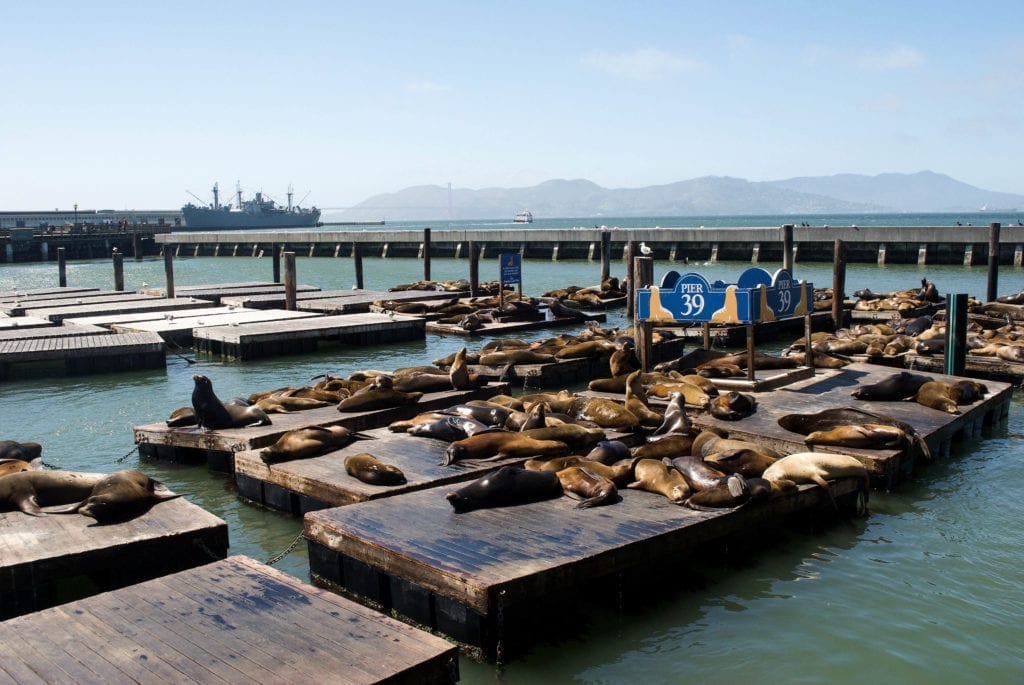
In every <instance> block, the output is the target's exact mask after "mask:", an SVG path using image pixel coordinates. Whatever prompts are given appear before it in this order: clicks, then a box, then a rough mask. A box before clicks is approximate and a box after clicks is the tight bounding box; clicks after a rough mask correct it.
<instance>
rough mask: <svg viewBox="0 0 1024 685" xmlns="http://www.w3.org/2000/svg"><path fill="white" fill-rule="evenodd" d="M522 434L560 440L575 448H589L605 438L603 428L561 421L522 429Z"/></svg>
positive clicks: (539, 438)
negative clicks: (552, 424) (541, 426)
mask: <svg viewBox="0 0 1024 685" xmlns="http://www.w3.org/2000/svg"><path fill="white" fill-rule="evenodd" d="M520 435H524V436H527V437H530V438H533V439H534V440H558V441H559V442H564V443H565V444H566V445H568V446H569V447H570V448H571V449H574V450H584V449H586V450H589V449H590V448H591V447H593V446H594V445H596V444H597V443H599V442H601V441H602V440H604V438H605V435H604V431H603V430H602V429H600V428H588V427H587V426H583V425H580V424H578V423H561V424H558V425H555V426H545V427H544V428H531V429H529V430H524V431H520Z"/></svg>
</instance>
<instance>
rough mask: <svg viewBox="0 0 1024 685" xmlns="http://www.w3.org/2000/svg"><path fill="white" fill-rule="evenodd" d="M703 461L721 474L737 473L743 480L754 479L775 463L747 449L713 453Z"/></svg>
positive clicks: (762, 454)
mask: <svg viewBox="0 0 1024 685" xmlns="http://www.w3.org/2000/svg"><path fill="white" fill-rule="evenodd" d="M704 461H705V462H707V463H708V464H711V465H712V466H714V467H715V468H717V469H718V470H719V471H721V472H722V473H738V474H740V475H741V476H743V477H744V478H756V477H758V476H760V475H761V474H762V473H764V470H765V469H766V468H768V467H769V466H771V465H772V464H774V463H775V461H776V458H775V457H772V456H769V455H767V454H765V453H764V452H762V451H760V450H756V449H750V448H749V447H741V448H738V449H729V450H724V451H722V452H715V453H713V454H709V455H708V456H706V457H704Z"/></svg>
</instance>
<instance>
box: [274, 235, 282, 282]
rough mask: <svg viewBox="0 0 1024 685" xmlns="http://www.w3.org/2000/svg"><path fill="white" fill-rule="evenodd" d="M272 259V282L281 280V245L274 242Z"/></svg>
mask: <svg viewBox="0 0 1024 685" xmlns="http://www.w3.org/2000/svg"><path fill="white" fill-rule="evenodd" d="M272 261H273V262H274V283H280V282H281V246H280V245H279V244H277V243H274V252H273V257H272Z"/></svg>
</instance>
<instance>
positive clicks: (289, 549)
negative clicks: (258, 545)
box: [263, 533, 306, 566]
mask: <svg viewBox="0 0 1024 685" xmlns="http://www.w3.org/2000/svg"><path fill="white" fill-rule="evenodd" d="M305 538H306V534H305V533H299V534H298V535H296V536H295V539H294V540H292V544H290V545H288V547H286V548H285V550H284V551H283V552H281V553H280V554H278V555H276V556H273V557H270V558H269V559H267V560H266V561H265V562H263V563H265V564H266V565H267V566H273V565H274V564H276V563H277V562H279V561H281V560H282V559H284V558H285V557H286V556H288V555H289V554H291V553H292V552H294V551H295V548H296V547H298V546H299V541H300V540H304V539H305Z"/></svg>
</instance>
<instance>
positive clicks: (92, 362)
mask: <svg viewBox="0 0 1024 685" xmlns="http://www.w3.org/2000/svg"><path fill="white" fill-rule="evenodd" d="M166 365H167V347H166V346H165V345H164V341H163V339H162V338H161V337H160V336H159V335H157V334H156V333H105V334H100V335H77V336H76V335H58V336H47V337H42V338H39V337H31V338H21V339H17V338H14V339H7V340H3V339H0V380H7V379H9V378H12V377H13V376H14V375H15V373H16V372H24V371H29V370H32V371H35V370H37V369H38V368H41V367H45V368H46V369H50V368H51V367H54V366H56V367H59V368H61V369H62V371H63V373H64V374H67V375H69V376H78V375H84V374H90V373H111V372H114V371H135V370H138V369H156V368H163V367H165V366H166Z"/></svg>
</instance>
